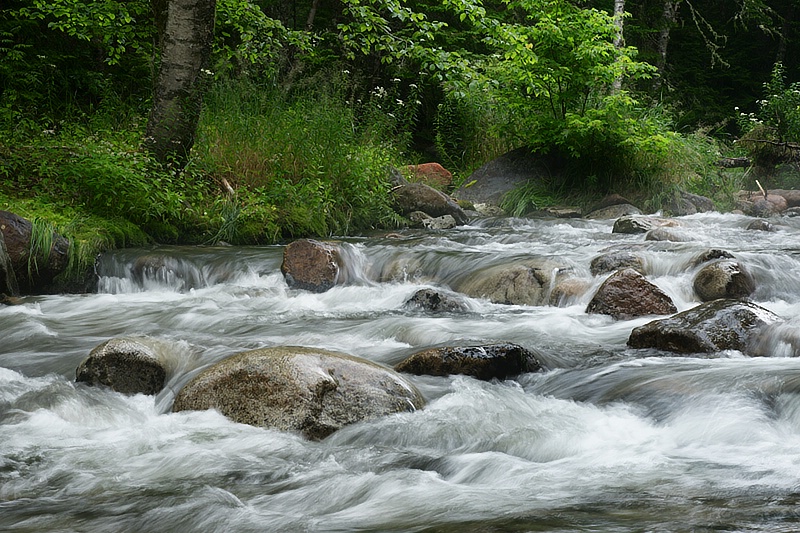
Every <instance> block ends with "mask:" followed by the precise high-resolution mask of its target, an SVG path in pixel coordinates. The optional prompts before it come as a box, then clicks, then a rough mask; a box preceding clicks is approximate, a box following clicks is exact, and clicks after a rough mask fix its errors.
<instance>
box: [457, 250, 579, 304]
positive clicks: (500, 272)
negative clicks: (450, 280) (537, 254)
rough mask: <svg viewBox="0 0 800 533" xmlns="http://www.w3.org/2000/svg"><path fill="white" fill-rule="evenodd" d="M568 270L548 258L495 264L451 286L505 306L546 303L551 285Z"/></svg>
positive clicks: (475, 296) (467, 293) (472, 295)
mask: <svg viewBox="0 0 800 533" xmlns="http://www.w3.org/2000/svg"><path fill="white" fill-rule="evenodd" d="M568 271H569V269H568V268H565V265H563V264H562V263H559V262H556V261H554V260H552V259H549V258H531V259H524V260H519V261H513V262H509V263H504V264H500V265H494V266H490V267H486V268H483V269H479V270H477V271H475V272H472V273H470V274H469V275H468V276H466V277H465V278H464V279H463V280H462V281H460V282H458V283H457V284H455V286H454V289H455V290H457V291H458V292H461V293H464V294H466V295H468V296H471V297H473V298H486V299H487V300H489V301H491V302H493V303H497V304H506V305H546V304H547V303H548V301H549V296H550V295H549V293H550V288H551V287H553V286H554V285H555V283H556V282H557V281H559V280H561V279H563V277H565V276H566V274H567V273H568Z"/></svg>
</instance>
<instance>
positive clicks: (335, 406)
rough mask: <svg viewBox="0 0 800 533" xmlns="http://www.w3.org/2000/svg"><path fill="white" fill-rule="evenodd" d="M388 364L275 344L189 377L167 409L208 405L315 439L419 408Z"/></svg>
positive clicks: (412, 393)
mask: <svg viewBox="0 0 800 533" xmlns="http://www.w3.org/2000/svg"><path fill="white" fill-rule="evenodd" d="M423 405H424V400H423V399H422V396H421V395H420V393H419V391H418V390H417V389H416V388H415V387H414V386H413V385H412V384H410V383H409V382H408V381H406V379H405V378H403V377H402V376H400V375H399V374H397V373H396V372H394V371H393V370H391V369H389V368H385V367H383V366H380V365H378V364H376V363H373V362H371V361H368V360H366V359H361V358H358V357H353V356H350V355H346V354H343V353H338V352H331V351H327V350H319V349H315V348H303V347H294V346H279V347H273V348H262V349H259V350H251V351H248V352H243V353H239V354H236V355H234V356H232V357H229V358H227V359H224V360H222V361H220V362H218V363H216V364H214V365H212V366H211V367H209V368H207V369H206V370H204V371H203V372H201V373H200V374H198V375H197V376H195V377H194V378H193V379H192V380H191V381H190V382H189V383H188V384H186V386H185V387H184V388H183V389H182V390H181V391H180V392H179V393H178V395H177V396H176V397H175V403H174V404H173V407H172V410H173V411H176V412H177V411H186V410H204V409H216V410H218V411H219V412H221V413H222V414H223V415H225V416H226V417H228V418H229V419H231V420H233V421H234V422H239V423H242V424H249V425H252V426H259V427H265V428H273V429H278V430H283V431H297V432H300V433H302V434H303V435H304V436H305V437H307V438H309V439H323V438H325V437H327V436H328V435H330V434H331V433H333V432H334V431H336V430H338V429H340V428H342V427H344V426H346V425H348V424H353V423H356V422H361V421H364V420H371V419H375V418H379V417H382V416H385V415H389V414H392V413H400V412H406V411H414V410H417V409H421V408H422V407H423Z"/></svg>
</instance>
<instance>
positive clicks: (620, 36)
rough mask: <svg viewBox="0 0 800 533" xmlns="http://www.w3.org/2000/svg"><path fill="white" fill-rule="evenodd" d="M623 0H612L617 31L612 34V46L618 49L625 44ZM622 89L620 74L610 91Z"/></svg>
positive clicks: (616, 91)
mask: <svg viewBox="0 0 800 533" xmlns="http://www.w3.org/2000/svg"><path fill="white" fill-rule="evenodd" d="M624 17H625V0H614V26H616V27H617V33H616V34H615V35H614V48H616V49H617V50H619V49H620V48H622V47H623V46H625V35H624V33H623V28H624V24H625V19H624ZM621 89H622V75H619V76H617V78H616V79H615V80H614V83H613V84H612V85H611V92H612V93H618V92H619V91H620V90H621Z"/></svg>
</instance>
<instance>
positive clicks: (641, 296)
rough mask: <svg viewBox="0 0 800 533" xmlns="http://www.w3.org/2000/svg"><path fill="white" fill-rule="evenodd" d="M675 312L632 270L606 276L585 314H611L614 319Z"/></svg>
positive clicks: (668, 301)
mask: <svg viewBox="0 0 800 533" xmlns="http://www.w3.org/2000/svg"><path fill="white" fill-rule="evenodd" d="M677 311H678V309H677V308H676V307H675V304H674V303H673V302H672V299H671V298H670V297H669V296H667V295H666V294H665V293H664V292H663V291H662V290H661V289H659V288H658V287H657V286H656V285H654V284H653V283H651V282H650V281H648V280H647V278H645V277H644V276H643V275H642V274H640V273H639V272H637V271H636V270H634V269H632V268H626V269H623V270H620V271H618V272H615V273H614V274H612V275H611V276H609V278H608V279H607V280H606V281H604V282H603V284H602V285H601V286H600V288H599V289H597V292H596V293H595V295H594V297H593V298H592V300H591V301H590V302H589V305H588V306H587V307H586V312H587V313H590V314H591V313H595V314H601V315H610V316H611V317H613V318H615V319H617V320H620V319H622V320H628V319H631V318H635V317H638V316H645V315H671V314H672V313H676V312H677Z"/></svg>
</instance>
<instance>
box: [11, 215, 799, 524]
mask: <svg viewBox="0 0 800 533" xmlns="http://www.w3.org/2000/svg"><path fill="white" fill-rule="evenodd" d="M749 221H750V219H748V218H746V217H742V216H736V215H721V214H716V213H714V214H702V215H693V216H690V217H685V218H683V219H682V223H683V226H684V228H683V229H684V231H686V232H687V233H690V234H691V235H692V236H693V238H694V239H695V240H694V241H692V242H688V243H686V242H684V243H665V242H649V241H648V242H645V241H644V239H643V236H642V235H620V234H614V233H612V232H611V229H612V222H611V221H590V220H549V219H535V220H526V219H485V220H480V221H475V222H473V223H472V224H471V225H469V226H464V227H460V228H457V229H455V230H450V231H447V232H422V231H403V232H400V233H399V234H397V235H391V236H377V237H371V238H363V239H347V240H346V242H345V243H344V244H343V249H344V250H345V252H346V255H347V257H348V264H349V265H350V266H349V270H350V272H349V275H350V278H351V282H350V283H349V284H348V285H345V286H337V287H335V288H333V289H332V290H330V291H328V292H325V293H322V294H313V293H310V292H304V291H295V290H289V289H288V288H287V286H286V283H285V282H284V279H283V277H282V275H281V273H280V263H281V259H282V251H283V249H282V247H279V246H274V247H247V248H238V247H191V248H188V247H187V248H167V247H164V248H157V249H154V250H121V251H118V252H115V253H113V254H110V255H108V256H105V257H103V258H101V261H100V262H99V266H98V268H99V273H100V274H101V280H100V283H99V286H98V292H97V293H96V294H91V295H64V296H42V297H28V298H25V299H24V300H23V303H22V304H21V305H16V306H8V307H0V531H15V532H16V531H25V532H51V531H52V532H54V531H63V532H73V531H80V532H83V531H86V532H132V533H141V532H157V531H158V532H161V531H164V532H167V531H192V532H194V531H198V532H210V531H235V532H239V531H253V532H273V531H274V532H284V531H287V532H291V531H300V532H303V531H312V532H313V531H375V532H382V531H392V532H395V531H398V532H399V531H409V532H410V531H427V532H453V533H455V532H463V531H466V532H522V531H564V532H566V531H690V530H693V531H708V530H714V531H770V532H775V531H787V532H788V531H797V530H798V529H800V358H794V357H791V356H793V355H797V354H795V353H794V352H795V348H794V347H793V346H794V345H793V344H792V342H791V340H792V339H798V338H800V322H797V321H796V320H795V317H797V316H798V314H800V220H798V219H783V220H782V221H780V222H779V223H778V229H779V231H776V232H773V233H767V232H756V231H747V230H745V229H744V228H745V227H746V226H747V224H748V222H749ZM624 246H634V247H636V249H637V250H638V251H639V253H641V254H642V255H643V257H644V258H645V266H646V269H647V275H648V278H649V279H650V280H651V281H653V282H654V283H655V284H657V285H658V286H659V287H660V288H662V289H663V290H664V291H665V292H666V293H667V294H668V295H669V296H670V297H672V299H673V300H674V302H675V304H676V306H677V307H678V310H679V311H683V310H686V309H689V308H691V307H693V306H695V305H697V304H698V303H699V302H698V301H697V299H696V297H695V296H694V295H693V292H692V277H693V274H694V273H695V272H696V270H693V267H692V266H691V263H692V260H693V258H694V257H696V256H697V255H698V254H699V253H701V252H703V251H705V250H707V249H708V248H710V247H714V248H721V249H725V250H728V251H730V252H732V253H734V254H735V255H736V257H737V258H739V259H740V260H741V261H742V262H743V263H744V264H746V265H747V266H748V268H749V269H750V271H751V273H752V274H753V276H754V277H755V279H756V283H757V287H758V288H757V290H756V293H755V294H754V295H753V301H755V302H756V303H758V304H759V305H761V306H763V307H766V308H768V309H770V310H772V311H773V312H775V313H777V314H778V315H780V316H781V317H782V318H784V319H786V321H787V322H786V324H784V325H783V326H782V327H781V328H779V330H777V331H778V332H782V336H781V337H780V338H776V339H774V342H772V344H770V347H769V353H770V354H771V355H772V356H771V357H761V358H749V357H745V356H744V355H742V354H741V353H738V352H725V353H720V354H715V355H716V356H717V357H715V358H708V357H703V358H695V357H677V356H675V355H673V354H669V353H663V352H658V351H655V350H633V349H629V348H627V347H626V341H627V339H628V336H629V334H630V332H631V330H632V329H633V328H634V327H636V326H639V325H642V324H645V323H647V322H649V321H650V320H652V319H653V317H644V318H638V319H634V320H623V321H614V320H612V319H611V318H610V317H607V316H602V315H588V314H586V312H585V309H586V305H587V303H588V301H589V300H590V298H591V296H592V294H593V292H594V288H596V287H597V286H598V285H599V284H600V282H602V280H603V279H604V277H605V276H601V277H598V278H592V276H591V274H590V273H589V263H590V261H591V259H592V258H594V257H596V256H597V255H599V254H600V253H601V251H603V250H606V249H609V248H610V249H618V248H619V247H624ZM154 253H155V254H158V255H159V256H166V257H167V258H169V261H170V264H171V268H170V269H162V270H158V271H154V272H150V274H151V275H146V276H135V275H132V274H131V272H132V270H131V266H132V265H133V264H134V262H135V261H136V259H137V258H138V257H140V256H142V255H145V254H154ZM527 256H537V257H557V258H560V259H561V260H563V261H565V262H567V263H568V264H569V265H571V266H572V268H573V269H574V272H575V273H576V275H577V276H579V277H582V278H585V279H586V280H587V281H589V282H590V283H591V284H592V287H593V288H592V289H590V290H589V292H587V293H586V294H585V295H583V296H580V297H578V298H575V299H574V301H567V302H565V303H564V305H563V306H562V307H554V306H535V307H533V306H519V305H500V304H492V303H490V302H488V301H485V300H482V299H467V304H468V307H469V309H468V311H466V312H460V313H445V314H436V315H431V314H426V313H425V312H423V311H420V310H414V309H409V308H407V307H405V306H404V302H405V301H406V300H407V299H408V298H409V297H410V296H411V295H412V294H414V293H415V292H416V291H417V290H418V289H420V288H422V287H433V288H447V287H448V286H451V284H452V283H453V282H454V281H455V280H458V279H459V277H460V276H463V275H464V274H465V273H467V272H470V271H473V270H475V269H477V268H479V267H482V266H486V265H489V264H496V263H501V262H503V261H509V260H513V259H518V258H521V257H527ZM387 273H388V274H387ZM387 278H391V280H387V281H380V282H379V280H381V279H387ZM776 334H777V333H776ZM125 335H149V336H153V337H157V338H159V339H163V340H164V341H166V342H169V343H171V344H173V345H174V346H173V352H174V354H175V355H174V360H171V361H170V365H171V366H170V368H169V376H168V384H167V388H166V389H165V390H164V391H163V392H162V393H160V394H159V395H158V396H156V397H151V396H143V395H133V396H125V395H122V394H118V393H115V392H112V391H110V390H106V389H103V388H92V387H89V386H85V385H83V384H76V383H74V377H75V369H76V367H77V366H78V364H79V363H80V362H81V360H83V359H84V358H85V357H86V356H87V354H88V353H89V351H91V349H92V348H94V347H95V346H97V345H98V344H100V343H101V342H103V341H105V340H108V339H109V338H112V337H117V336H125ZM491 342H514V343H518V344H521V345H523V346H525V347H528V348H531V349H535V350H537V351H538V352H539V353H540V354H541V359H542V362H543V364H544V366H545V367H546V370H545V371H544V372H540V373H532V374H524V375H521V376H519V377H517V378H515V379H510V380H506V381H493V382H482V381H477V380H475V379H472V378H469V377H464V376H452V377H446V378H445V377H416V376H411V377H409V379H410V380H411V381H412V382H413V383H414V384H415V385H416V386H417V387H418V388H419V389H420V390H421V391H422V393H423V395H424V396H425V398H426V400H427V402H428V404H427V406H426V407H425V408H424V409H423V410H420V411H417V412H413V413H404V414H398V415H393V416H389V417H386V418H383V419H380V420H374V421H370V422H364V423H359V424H354V425H352V426H348V427H346V428H345V429H343V430H340V431H339V432H337V433H334V434H333V435H332V436H330V437H328V438H327V439H324V440H322V441H320V442H310V441H307V440H304V439H303V438H301V437H299V436H298V435H295V434H291V433H283V432H279V431H273V430H265V429H260V428H255V427H250V426H246V425H241V424H236V423H233V422H230V421H228V420H227V419H225V418H224V417H223V416H221V415H220V414H218V413H216V412H214V411H207V412H182V413H171V412H170V408H171V405H172V400H173V398H174V396H175V394H176V392H177V390H179V388H180V386H181V385H182V384H183V383H185V382H186V380H187V379H188V377H190V375H191V374H192V372H193V371H195V370H197V369H199V368H201V367H203V366H206V365H208V364H209V363H211V362H214V361H217V360H219V359H222V358H224V357H226V356H228V355H231V354H233V353H236V352H239V351H243V350H248V349H252V348H258V347H264V346H274V345H299V346H311V347H319V348H325V349H330V350H335V351H341V352H345V353H349V354H353V355H357V356H361V357H365V358H368V359H371V360H373V361H377V362H379V363H382V364H386V365H394V364H396V363H398V362H399V361H401V360H402V359H404V358H405V357H406V356H408V355H409V354H411V353H414V352H416V351H419V350H421V349H424V348H427V347H431V346H440V345H464V344H476V343H491Z"/></svg>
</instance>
